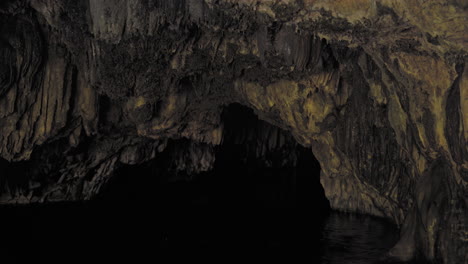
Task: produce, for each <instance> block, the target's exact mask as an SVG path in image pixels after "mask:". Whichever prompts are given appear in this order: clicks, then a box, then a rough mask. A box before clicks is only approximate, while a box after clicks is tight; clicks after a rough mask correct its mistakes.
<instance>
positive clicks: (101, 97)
mask: <svg viewBox="0 0 468 264" xmlns="http://www.w3.org/2000/svg"><path fill="white" fill-rule="evenodd" d="M467 8H468V5H467V3H466V1H463V0H443V1H439V0H414V1H399V0H382V1H376V0H349V1H348V0H336V1H326V0H283V1H279V0H262V1H260V0H167V1H166V0H163V1H151V0H128V1H125V0H89V1H88V0H82V1H81V0H80V1H75V0H18V1H13V0H6V1H2V2H1V3H0V157H2V159H1V161H0V167H1V169H2V172H1V177H0V190H1V192H0V193H1V195H0V203H3V204H14V203H36V202H49V201H61V200H82V199H91V198H92V197H94V196H95V195H96V194H97V193H99V190H100V189H101V188H102V186H104V185H105V183H106V182H107V181H108V180H109V178H110V177H111V176H112V173H113V171H114V170H115V169H116V168H118V167H119V166H122V165H123V164H140V163H143V162H145V161H147V160H150V159H153V158H155V157H156V156H158V155H159V154H160V153H161V152H164V151H165V149H166V146H167V142H168V140H173V139H186V140H187V142H188V143H187V144H186V145H184V146H182V147H181V148H180V149H179V150H178V151H179V154H178V157H179V159H178V160H177V161H174V162H175V166H176V168H178V169H179V170H182V171H186V172H187V173H188V174H193V173H198V172H201V171H208V170H210V169H211V167H212V165H213V163H214V160H215V153H214V151H215V150H214V149H215V148H214V147H215V146H217V145H219V144H220V143H221V142H222V140H223V122H222V118H221V113H222V112H223V109H224V108H225V107H226V106H228V105H229V104H231V103H239V104H242V105H244V106H247V107H249V108H251V109H253V110H254V111H255V113H256V114H257V115H258V116H259V118H260V119H262V120H264V121H266V122H268V123H270V124H272V125H274V126H277V127H279V128H282V129H284V130H287V131H289V132H290V133H291V134H292V135H293V136H294V138H295V140H296V141H297V142H298V143H299V144H301V145H303V146H305V147H310V148H312V150H313V153H314V155H315V156H316V158H317V160H318V161H319V162H320V166H321V168H322V171H321V183H322V185H323V188H324V190H325V194H326V197H327V198H328V200H329V201H330V204H331V206H332V208H335V209H339V210H345V211H353V212H360V213H366V214H371V215H376V216H383V217H387V218H390V219H392V220H393V221H394V222H395V223H397V224H399V225H400V226H401V238H400V241H399V243H398V244H397V245H396V246H395V247H394V248H393V249H392V250H391V252H389V255H390V256H393V257H395V258H398V259H402V260H409V259H412V258H413V257H417V256H423V257H425V258H426V259H428V260H433V261H440V262H443V263H464V262H465V261H466V252H467V248H466V243H467V241H468V232H467V226H466V223H467V219H468V216H467V214H468V208H467V207H468V205H467V193H468V192H467V190H468V148H467V142H468V67H467V66H466V62H467V56H466V55H467V44H468V30H467V28H466V25H467V22H466V20H467ZM270 132H271V131H270ZM270 132H268V131H266V132H265V133H270ZM272 133H274V131H273V132H272ZM272 144H277V143H272Z"/></svg>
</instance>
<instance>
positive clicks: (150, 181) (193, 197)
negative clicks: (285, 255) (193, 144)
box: [2, 104, 330, 260]
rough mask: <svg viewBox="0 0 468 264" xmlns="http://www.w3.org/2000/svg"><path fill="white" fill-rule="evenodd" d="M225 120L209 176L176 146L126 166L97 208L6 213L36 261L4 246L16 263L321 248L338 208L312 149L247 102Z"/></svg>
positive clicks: (60, 206) (59, 206) (66, 206)
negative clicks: (77, 252) (189, 167)
mask: <svg viewBox="0 0 468 264" xmlns="http://www.w3.org/2000/svg"><path fill="white" fill-rule="evenodd" d="M222 118H223V121H224V126H225V130H224V131H225V134H224V138H223V142H222V144H221V145H220V146H216V147H214V152H215V155H216V159H215V163H214V166H213V169H212V170H210V171H207V172H201V173H199V174H196V175H191V174H190V173H187V172H184V171H177V169H176V167H177V164H175V163H174V160H176V157H175V156H174V155H180V153H183V152H180V150H184V149H186V148H187V146H189V145H190V142H189V141H188V140H186V139H179V140H172V141H170V142H169V143H168V146H167V148H166V150H164V151H163V152H162V153H160V155H158V157H157V158H155V159H153V160H150V161H148V162H146V163H144V164H140V165H123V166H121V167H120V169H118V170H117V171H116V172H115V175H114V176H113V177H112V179H111V180H110V181H109V183H108V184H107V185H106V186H105V188H104V189H103V190H102V192H101V194H100V195H99V196H98V197H96V198H95V199H94V200H93V201H91V202H77V203H56V204H45V205H32V206H26V207H9V208H6V209H5V208H3V209H4V211H5V213H6V214H5V215H8V216H9V217H8V218H7V219H3V220H2V221H6V223H5V224H6V225H9V226H12V227H14V228H12V229H9V231H8V232H11V233H8V234H6V236H7V237H9V238H11V239H13V240H15V241H16V243H18V244H20V243H22V241H23V239H27V240H30V241H32V242H31V243H32V244H31V245H27V246H26V247H25V248H26V250H27V251H30V252H31V254H27V255H23V254H21V253H20V252H22V251H23V250H24V248H23V249H20V248H17V247H15V246H12V245H15V244H16V243H10V242H9V243H6V244H5V245H2V246H5V248H6V249H7V252H6V253H7V254H5V255H6V256H7V259H8V256H10V258H11V259H16V258H17V257H18V256H21V258H26V260H33V259H37V258H38V256H41V255H42V256H43V257H44V256H54V257H55V258H57V260H59V259H60V256H65V255H69V254H73V252H74V249H76V248H80V247H86V253H84V254H81V256H77V258H78V259H81V258H86V256H91V255H97V256H102V257H103V258H106V256H107V254H108V253H109V254H110V252H113V251H115V250H121V251H122V252H127V253H125V254H126V255H127V256H129V255H133V253H135V252H137V251H138V252H140V251H143V252H152V251H154V250H158V249H163V250H178V249H181V248H185V249H196V250H197V251H200V250H201V252H203V250H212V249H217V250H233V249H237V250H258V249H262V248H277V249H282V250H294V251H300V250H301V249H306V248H307V249H308V252H309V253H310V249H311V248H316V250H319V249H318V248H317V247H316V246H317V244H318V243H319V239H320V226H321V225H322V224H323V220H324V219H325V217H326V215H327V214H328V212H329V210H330V209H329V203H328V201H327V199H326V198H325V195H324V191H323V188H322V186H321V185H320V165H319V163H318V162H317V160H316V159H315V157H314V156H313V154H312V151H311V149H308V148H305V147H302V146H301V145H299V144H297V142H296V141H295V140H294V138H293V137H292V136H291V135H290V134H289V133H287V132H285V131H283V130H281V129H279V128H277V127H275V126H272V125H270V124H268V123H266V122H264V121H261V120H259V119H258V118H257V117H256V115H255V114H254V113H253V111H252V110H251V109H249V108H246V107H244V106H241V105H239V104H232V105H230V106H228V107H227V108H226V109H225V111H224V113H223V117H222ZM16 169H17V168H16ZM311 238H313V239H311ZM148 239H150V240H151V241H153V242H151V243H147V240H148ZM132 252H133V253H132ZM29 258H30V259H29ZM39 258H40V257H39ZM23 260H24V259H23Z"/></svg>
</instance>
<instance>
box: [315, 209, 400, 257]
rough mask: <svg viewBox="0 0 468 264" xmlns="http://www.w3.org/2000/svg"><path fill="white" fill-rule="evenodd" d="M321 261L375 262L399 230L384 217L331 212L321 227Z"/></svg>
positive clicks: (393, 242)
mask: <svg viewBox="0 0 468 264" xmlns="http://www.w3.org/2000/svg"><path fill="white" fill-rule="evenodd" d="M322 234H323V238H322V243H320V244H321V247H322V257H321V263H360V264H361V263H362V264H364V263H377V262H379V260H380V258H382V257H383V255H384V254H385V252H386V251H387V250H388V249H389V248H391V247H392V246H393V245H394V244H395V242H396V240H397V239H398V230H397V229H396V227H395V226H393V225H392V224H390V223H388V222H386V221H385V220H382V219H379V218H374V217H369V216H362V215H353V214H343V213H333V214H331V215H330V217H328V218H327V220H326V221H325V224H324V226H323V229H322Z"/></svg>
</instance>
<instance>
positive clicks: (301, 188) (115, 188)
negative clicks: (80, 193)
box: [99, 104, 329, 215]
mask: <svg viewBox="0 0 468 264" xmlns="http://www.w3.org/2000/svg"><path fill="white" fill-rule="evenodd" d="M221 119H222V121H221V122H222V124H223V126H224V132H223V133H224V134H223V139H222V143H221V144H220V145H217V146H215V147H213V148H207V149H206V150H207V151H211V152H213V154H212V155H213V156H214V157H213V158H214V163H213V165H212V168H210V169H209V170H208V171H203V172H198V173H196V172H192V171H191V170H190V168H187V167H185V166H184V165H185V164H183V165H182V164H178V163H177V159H178V157H179V156H184V155H203V154H201V153H199V152H198V153H197V152H196V153H191V152H190V148H194V146H193V145H191V142H190V141H189V140H187V139H177V140H172V141H171V142H169V143H168V147H167V149H166V150H165V151H164V152H162V153H161V155H159V156H158V157H157V158H156V159H154V160H150V161H148V162H146V163H144V164H141V165H127V166H123V167H122V168H120V169H118V170H117V171H116V172H115V176H113V177H112V179H111V180H110V182H109V183H108V184H107V185H106V186H104V191H103V192H102V193H100V195H99V196H100V197H102V199H105V200H106V199H107V200H118V199H127V200H129V201H132V202H135V203H141V202H143V201H145V200H147V201H151V200H154V199H156V197H155V195H156V196H158V197H157V198H158V199H160V203H162V204H165V203H177V201H178V203H179V204H180V205H181V206H196V205H197V204H198V205H200V206H205V207H207V206H208V207H217V208H220V209H222V208H231V209H232V208H242V210H245V209H251V210H257V209H268V208H270V209H275V208H276V209H298V208H301V207H302V208H304V209H305V208H306V207H310V206H312V207H313V208H314V210H316V211H317V212H322V213H323V214H324V215H325V214H326V212H327V210H329V202H328V200H327V199H326V197H325V194H324V191H323V187H322V186H321V184H320V164H319V162H318V161H317V160H316V158H315V157H314V155H313V153H312V150H311V148H310V147H309V148H307V147H304V146H302V145H300V144H298V143H297V142H296V140H295V139H294V137H293V136H292V135H291V134H290V133H288V132H287V131H285V130H283V129H281V128H278V127H275V126H273V125H270V124H268V123H267V122H265V121H262V120H259V119H258V117H257V116H256V115H255V114H254V113H253V110H251V109H249V108H247V107H245V106H242V105H240V104H231V105H229V106H227V107H226V108H225V109H224V111H223V114H222V117H221ZM195 147H196V146H195ZM181 165H182V166H181ZM188 165H191V164H188ZM135 175H136V176H135ZM137 177H141V178H137ZM171 184H173V185H174V186H177V187H176V188H180V189H178V190H177V189H176V190H172V189H171ZM159 185H160V186H161V187H158V186H159ZM185 185H187V186H186V187H185V188H189V189H188V190H186V191H185V189H184V187H183V186H185ZM189 186H190V187H189ZM154 188H157V189H156V190H154ZM165 196H167V197H165ZM106 197H107V198H106ZM169 207H172V206H169Z"/></svg>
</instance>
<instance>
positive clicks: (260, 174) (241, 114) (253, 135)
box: [211, 104, 329, 212]
mask: <svg viewBox="0 0 468 264" xmlns="http://www.w3.org/2000/svg"><path fill="white" fill-rule="evenodd" d="M222 122H223V124H224V135H223V142H222V144H221V145H220V146H218V148H217V151H216V161H215V165H214V169H213V172H214V173H213V174H212V176H211V177H212V180H213V183H214V184H216V186H219V188H215V189H216V190H219V193H217V194H216V196H217V197H220V198H221V199H220V201H223V202H224V203H226V204H228V205H230V206H231V207H235V206H240V207H242V208H254V209H258V208H284V209H287V208H289V209H294V208H302V209H304V210H308V209H310V210H313V211H315V212H325V211H326V210H328V208H329V203H328V200H327V199H326V198H325V194H324V191H323V188H322V186H321V184H320V164H319V162H318V161H317V159H316V158H315V157H314V155H313V153H312V150H311V149H310V148H305V147H303V146H302V145H300V144H298V143H297V142H296V140H295V139H294V137H293V136H292V135H291V133H289V132H288V131H285V130H282V129H281V128H279V127H277V126H273V125H271V124H269V123H267V122H265V121H262V120H260V119H258V117H257V116H256V115H255V113H254V112H253V110H252V109H250V108H247V107H245V106H242V105H240V104H231V105H229V106H227V107H226V108H225V110H224V111H223V114H222Z"/></svg>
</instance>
